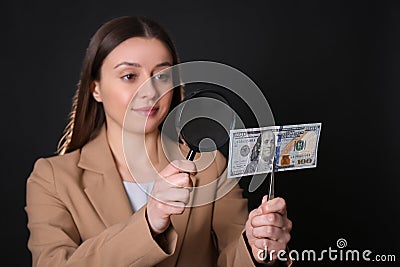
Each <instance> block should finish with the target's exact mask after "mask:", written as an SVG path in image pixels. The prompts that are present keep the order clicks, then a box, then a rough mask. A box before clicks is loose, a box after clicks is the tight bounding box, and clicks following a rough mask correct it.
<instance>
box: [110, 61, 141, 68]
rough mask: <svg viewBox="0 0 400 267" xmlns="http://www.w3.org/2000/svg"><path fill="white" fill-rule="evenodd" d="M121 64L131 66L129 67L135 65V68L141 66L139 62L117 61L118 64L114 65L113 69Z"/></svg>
mask: <svg viewBox="0 0 400 267" xmlns="http://www.w3.org/2000/svg"><path fill="white" fill-rule="evenodd" d="M123 65H127V66H131V67H136V68H141V67H142V66H141V65H140V64H139V63H135V62H127V61H124V62H121V63H119V64H118V65H116V66H115V67H114V69H116V68H118V67H120V66H123Z"/></svg>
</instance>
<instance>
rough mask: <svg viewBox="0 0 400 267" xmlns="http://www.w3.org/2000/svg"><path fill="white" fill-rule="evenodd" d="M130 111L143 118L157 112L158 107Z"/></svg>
mask: <svg viewBox="0 0 400 267" xmlns="http://www.w3.org/2000/svg"><path fill="white" fill-rule="evenodd" d="M132 110H133V111H135V112H137V113H139V114H140V115H143V116H152V115H154V114H155V113H156V112H157V111H158V107H153V106H151V107H150V106H149V107H142V108H132Z"/></svg>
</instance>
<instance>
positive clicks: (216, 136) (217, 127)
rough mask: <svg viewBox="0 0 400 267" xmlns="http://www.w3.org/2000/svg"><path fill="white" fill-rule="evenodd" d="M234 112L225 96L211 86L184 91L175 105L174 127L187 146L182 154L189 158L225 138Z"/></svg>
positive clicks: (221, 145) (230, 126) (220, 144)
mask: <svg viewBox="0 0 400 267" xmlns="http://www.w3.org/2000/svg"><path fill="white" fill-rule="evenodd" d="M235 123H236V115H235V112H234V111H233V109H232V108H231V107H230V106H229V102H228V100H227V99H226V98H225V97H224V96H223V95H222V94H220V93H218V92H217V91H215V90H210V89H201V90H198V91H195V92H193V93H191V94H190V95H188V96H187V97H186V98H185V99H184V100H183V102H182V104H181V105H180V106H179V109H178V110H177V113H176V117H175V127H176V130H177V132H178V134H179V136H180V139H181V140H182V141H183V142H184V143H185V144H186V145H187V146H188V147H189V149H190V151H189V153H188V155H187V157H186V159H188V160H193V159H194V157H195V155H196V153H198V152H211V151H215V150H217V149H220V148H221V147H223V146H224V145H225V144H226V143H227V142H228V141H229V131H230V130H232V129H234V127H235Z"/></svg>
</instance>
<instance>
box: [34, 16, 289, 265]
mask: <svg viewBox="0 0 400 267" xmlns="http://www.w3.org/2000/svg"><path fill="white" fill-rule="evenodd" d="M177 63H178V58H177V54H176V51H175V48H174V46H173V43H172V42H171V40H170V38H169V37H168V35H167V34H166V33H165V31H164V30H163V29H162V28H161V27H160V26H159V25H157V24H156V23H155V22H153V21H151V20H149V19H144V18H136V17H121V18H117V19H114V20H111V21H109V22H108V23H106V24H104V25H103V26H102V27H101V28H100V29H99V30H98V31H97V32H96V33H95V35H94V36H93V38H92V39H91V41H90V44H89V47H88V49H87V52H86V56H85V59H84V62H83V67H82V72H81V78H80V82H79V85H78V89H77V92H76V95H75V97H74V101H73V110H72V113H71V121H70V123H69V124H68V125H67V128H66V134H65V136H64V138H63V139H62V142H61V146H60V151H59V152H60V153H59V154H60V155H58V156H55V157H52V158H47V159H39V160H38V161H37V162H36V164H35V167H34V170H33V172H32V174H31V175H30V177H29V179H28V182H27V206H26V211H27V214H28V228H29V230H30V238H29V242H28V247H29V249H30V250H31V252H32V257H33V265H34V266H155V265H157V266H216V265H218V266H254V264H256V263H257V262H258V263H264V262H263V261H262V259H259V258H258V257H257V255H258V254H259V253H258V252H259V251H260V249H265V247H266V246H267V247H268V250H269V251H270V250H272V249H275V250H276V251H278V250H281V249H285V248H286V244H287V242H288V241H289V239H290V234H289V232H290V229H291V222H290V220H288V219H287V216H286V206H285V202H284V201H283V199H279V198H277V199H274V200H272V201H268V202H265V201H264V203H263V204H262V205H261V206H260V207H259V209H257V210H254V211H252V212H251V213H250V215H248V213H247V211H246V207H247V203H246V200H244V199H242V195H241V190H240V189H239V187H238V186H235V187H234V189H233V190H231V191H230V192H229V193H228V194H226V195H225V196H224V197H222V198H221V199H219V200H217V201H215V202H212V203H209V204H207V205H203V206H199V207H195V208H190V207H187V206H188V205H187V204H188V203H189V201H190V194H191V193H190V192H191V191H192V190H191V189H190V188H191V187H192V186H198V185H199V184H202V183H204V182H208V181H211V180H215V179H217V178H218V177H219V176H220V175H221V174H222V172H223V169H224V167H225V165H224V164H225V161H224V159H223V157H221V156H217V157H216V158H215V160H214V162H213V164H212V166H210V167H208V168H207V169H206V170H204V171H199V172H198V173H197V170H196V166H195V164H194V163H193V162H190V161H186V160H179V161H174V162H172V163H169V162H168V161H167V160H166V157H165V155H164V153H163V152H162V149H161V148H160V131H159V126H160V125H161V123H162V122H163V120H164V118H165V117H166V115H167V113H168V112H169V111H170V110H172V109H173V108H174V107H175V106H176V105H177V104H178V103H179V101H180V100H181V96H182V92H181V88H175V89H173V90H170V91H168V92H166V93H165V94H163V95H158V93H157V91H156V90H154V88H152V87H148V88H145V89H143V90H142V89H141V90H138V88H139V87H140V85H141V84H143V82H144V81H145V80H147V79H148V78H150V77H151V76H153V75H154V76H153V78H154V79H161V80H162V79H164V78H163V76H161V75H160V76H158V75H157V73H160V72H162V71H163V70H165V69H166V68H168V67H169V66H172V65H175V64H177ZM153 78H152V79H153ZM131 99H132V101H131ZM127 109H128V110H129V114H130V115H129V116H132V118H133V120H132V121H134V123H132V125H130V126H129V140H130V145H135V144H137V148H136V147H135V153H134V155H133V157H134V158H133V159H132V158H131V162H133V167H132V166H128V165H127V163H126V161H125V159H124V153H123V145H122V143H123V142H122V131H123V123H124V114H125V111H126V110H127ZM135 125H136V126H135ZM143 139H144V140H145V146H143V145H140V144H143ZM144 150H145V151H144ZM147 155H148V157H147ZM130 167H132V168H134V169H135V170H136V171H137V172H131V171H130ZM154 169H155V170H157V171H158V172H159V173H158V177H157V178H156V179H155V180H154V184H153V185H152V189H151V194H150V195H151V197H149V198H146V196H139V198H138V199H135V198H134V197H133V198H130V196H132V195H133V196H135V194H132V191H131V190H130V189H129V188H128V186H126V184H127V183H132V182H134V181H135V180H136V178H137V177H132V175H131V173H134V174H135V176H136V175H137V174H138V175H143V176H146V175H147V174H149V173H152V170H154ZM225 181H226V179H225ZM193 182H194V183H193ZM135 192H138V190H136V191H135ZM185 206H186V207H185ZM279 263H280V262H278V261H277V260H276V256H275V255H274V256H273V258H272V259H271V261H269V262H268V263H267V264H269V265H274V264H279Z"/></svg>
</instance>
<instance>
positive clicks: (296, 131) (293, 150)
mask: <svg viewBox="0 0 400 267" xmlns="http://www.w3.org/2000/svg"><path fill="white" fill-rule="evenodd" d="M320 132H321V123H310V124H298V125H285V126H270V127H262V128H251V129H236V130H231V131H230V141H229V161H228V178H234V177H240V176H244V175H252V174H260V173H268V172H271V171H272V169H273V162H274V159H275V168H274V170H275V172H278V171H286V170H295V169H304V168H313V167H316V165H317V151H318V141H319V136H320Z"/></svg>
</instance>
